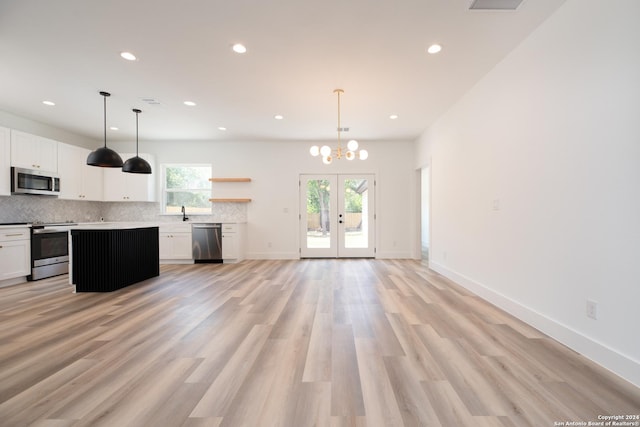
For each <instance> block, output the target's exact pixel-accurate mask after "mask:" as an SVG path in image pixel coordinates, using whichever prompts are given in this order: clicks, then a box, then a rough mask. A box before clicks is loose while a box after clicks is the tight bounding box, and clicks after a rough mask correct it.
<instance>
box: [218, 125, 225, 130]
mask: <svg viewBox="0 0 640 427" xmlns="http://www.w3.org/2000/svg"><path fill="white" fill-rule="evenodd" d="M218 130H222V131H225V130H227V128H226V127H224V126H218Z"/></svg>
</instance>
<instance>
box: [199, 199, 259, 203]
mask: <svg viewBox="0 0 640 427" xmlns="http://www.w3.org/2000/svg"><path fill="white" fill-rule="evenodd" d="M209 201H210V202H223V203H249V202H250V201H251V199H209Z"/></svg>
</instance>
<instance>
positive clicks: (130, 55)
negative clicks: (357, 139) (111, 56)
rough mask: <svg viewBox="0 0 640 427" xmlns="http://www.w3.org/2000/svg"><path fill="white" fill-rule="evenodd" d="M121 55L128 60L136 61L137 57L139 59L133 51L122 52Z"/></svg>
mask: <svg viewBox="0 0 640 427" xmlns="http://www.w3.org/2000/svg"><path fill="white" fill-rule="evenodd" d="M120 56H121V57H122V58H124V59H126V60H127V61H135V60H136V59H138V58H136V56H135V55H134V54H133V53H131V52H120Z"/></svg>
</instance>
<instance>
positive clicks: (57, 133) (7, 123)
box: [0, 110, 130, 151]
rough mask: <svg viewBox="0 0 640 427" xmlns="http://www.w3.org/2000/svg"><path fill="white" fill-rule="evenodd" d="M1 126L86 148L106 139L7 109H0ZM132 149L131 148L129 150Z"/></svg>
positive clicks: (97, 145) (98, 144) (101, 142)
mask: <svg viewBox="0 0 640 427" xmlns="http://www.w3.org/2000/svg"><path fill="white" fill-rule="evenodd" d="M0 126H3V127H6V128H9V129H15V130H19V131H23V132H27V133H31V134H33V135H38V136H42V137H44V138H49V139H54V140H56V141H61V142H65V143H67V144H72V145H77V146H80V147H84V148H89V149H92V150H93V149H95V148H97V147H100V146H101V145H102V144H103V143H104V141H98V140H94V139H91V138H87V137H84V136H81V135H77V134H75V133H72V132H69V131H66V130H64V129H60V128H56V127H53V126H49V125H47V124H44V123H40V122H36V121H34V120H30V119H26V118H24V117H20V116H16V115H14V114H11V113H7V112H6V111H2V110H0ZM129 151H130V150H129Z"/></svg>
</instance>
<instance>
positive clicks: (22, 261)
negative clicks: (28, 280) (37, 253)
mask: <svg viewBox="0 0 640 427" xmlns="http://www.w3.org/2000/svg"><path fill="white" fill-rule="evenodd" d="M29 274H31V241H30V235H29V228H28V227H16V228H2V229H0V281H2V280H7V279H15V278H17V277H23V276H28V275H29Z"/></svg>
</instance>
